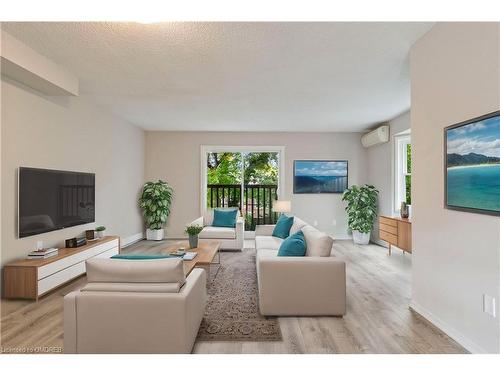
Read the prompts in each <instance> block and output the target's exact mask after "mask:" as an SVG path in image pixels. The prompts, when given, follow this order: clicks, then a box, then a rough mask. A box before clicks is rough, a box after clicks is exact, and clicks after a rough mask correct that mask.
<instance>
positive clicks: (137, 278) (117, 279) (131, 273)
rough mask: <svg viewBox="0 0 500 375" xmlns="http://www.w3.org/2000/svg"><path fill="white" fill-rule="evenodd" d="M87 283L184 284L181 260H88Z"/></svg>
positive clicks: (184, 278) (184, 277)
mask: <svg viewBox="0 0 500 375" xmlns="http://www.w3.org/2000/svg"><path fill="white" fill-rule="evenodd" d="M86 270H87V281H88V282H89V283H92V282H99V283H180V284H181V285H182V284H184V282H185V281H186V276H185V275H184V264H183V261H182V259H179V258H168V259H154V260H125V259H89V260H87V261H86Z"/></svg>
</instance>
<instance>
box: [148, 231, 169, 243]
mask: <svg viewBox="0 0 500 375" xmlns="http://www.w3.org/2000/svg"><path fill="white" fill-rule="evenodd" d="M164 235H165V231H164V229H146V239H147V240H148V241H161V240H163V236H164Z"/></svg>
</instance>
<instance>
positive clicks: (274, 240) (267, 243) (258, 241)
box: [255, 236, 283, 251]
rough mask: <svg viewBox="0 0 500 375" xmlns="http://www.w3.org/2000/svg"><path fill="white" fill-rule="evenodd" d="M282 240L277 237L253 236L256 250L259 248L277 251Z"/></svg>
mask: <svg viewBox="0 0 500 375" xmlns="http://www.w3.org/2000/svg"><path fill="white" fill-rule="evenodd" d="M282 242H283V239H282V238H278V237H272V236H255V249H257V251H259V250H260V249H271V250H276V251H278V249H279V248H280V246H281V243H282Z"/></svg>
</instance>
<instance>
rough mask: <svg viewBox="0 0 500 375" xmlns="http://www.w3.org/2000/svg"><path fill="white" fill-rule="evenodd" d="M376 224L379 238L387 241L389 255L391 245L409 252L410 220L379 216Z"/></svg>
mask: <svg viewBox="0 0 500 375" xmlns="http://www.w3.org/2000/svg"><path fill="white" fill-rule="evenodd" d="M378 225H379V230H378V236H379V238H380V239H381V240H383V241H386V242H387V243H389V255H391V246H393V245H394V246H396V247H398V248H399V249H401V250H403V251H406V252H407V253H411V220H409V219H402V218H400V217H391V216H380V217H379V219H378Z"/></svg>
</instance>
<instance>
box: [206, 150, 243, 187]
mask: <svg viewBox="0 0 500 375" xmlns="http://www.w3.org/2000/svg"><path fill="white" fill-rule="evenodd" d="M207 167H208V172H207V182H208V184H218V185H227V184H239V183H240V182H241V167H242V160H241V154H239V153H232V152H223V153H217V152H211V153H209V154H208V158H207Z"/></svg>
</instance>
